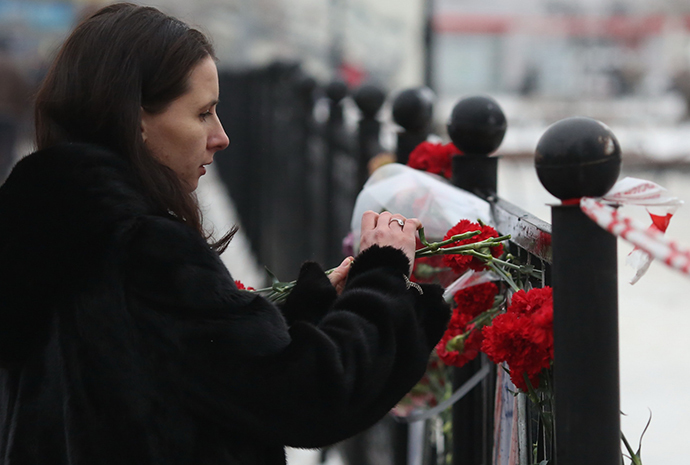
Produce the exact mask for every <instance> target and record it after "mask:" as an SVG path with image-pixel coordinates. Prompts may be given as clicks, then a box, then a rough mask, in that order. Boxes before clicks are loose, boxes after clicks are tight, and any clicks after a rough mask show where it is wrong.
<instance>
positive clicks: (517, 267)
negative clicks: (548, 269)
mask: <svg viewBox="0 0 690 465" xmlns="http://www.w3.org/2000/svg"><path fill="white" fill-rule="evenodd" d="M492 261H494V262H496V263H498V264H499V265H501V266H504V267H506V268H510V269H511V270H515V271H517V272H518V273H520V274H528V275H530V276H532V277H533V278H539V279H540V278H541V273H542V272H541V270H535V269H532V270H528V269H527V267H525V266H524V265H516V264H515V263H510V262H508V261H505V260H501V259H500V258H492Z"/></svg>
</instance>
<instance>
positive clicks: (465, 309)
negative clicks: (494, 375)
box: [436, 283, 498, 367]
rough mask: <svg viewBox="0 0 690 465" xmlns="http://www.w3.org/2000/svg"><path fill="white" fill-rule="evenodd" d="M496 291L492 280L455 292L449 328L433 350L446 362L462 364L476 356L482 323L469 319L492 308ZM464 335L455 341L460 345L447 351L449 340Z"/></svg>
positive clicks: (458, 365)
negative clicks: (477, 324)
mask: <svg viewBox="0 0 690 465" xmlns="http://www.w3.org/2000/svg"><path fill="white" fill-rule="evenodd" d="M497 293H498V287H497V286H496V285H495V284H494V283H483V284H478V285H476V286H471V287H468V288H465V289H461V290H460V291H458V292H457V293H456V294H455V301H456V302H457V303H458V307H456V308H455V310H453V316H452V317H451V319H450V323H449V324H448V329H447V330H446V332H445V334H444V335H443V337H442V338H441V341H440V342H439V343H438V344H437V345H436V353H437V354H438V356H439V358H440V359H441V360H442V361H443V362H444V363H445V364H446V365H451V366H457V367H461V366H463V365H465V364H466V363H467V362H469V361H470V360H474V359H475V358H476V357H477V355H478V354H479V351H480V350H481V347H482V341H483V336H482V330H483V326H476V325H475V324H474V323H471V321H472V320H474V319H475V318H476V317H477V316H479V315H480V314H481V313H483V312H485V311H487V310H489V309H490V308H491V307H493V304H494V297H495V296H496V294H497ZM463 335H465V336H464V338H462V339H461V340H462V342H461V343H460V344H458V345H459V346H461V347H456V350H448V342H450V340H451V339H453V338H455V337H457V336H463Z"/></svg>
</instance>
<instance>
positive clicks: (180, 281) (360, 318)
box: [0, 145, 449, 465]
mask: <svg viewBox="0 0 690 465" xmlns="http://www.w3.org/2000/svg"><path fill="white" fill-rule="evenodd" d="M407 267H408V262H407V259H406V258H405V256H404V255H403V254H402V253H401V252H400V251H398V250H395V249H392V248H379V247H373V248H371V249H369V250H367V251H366V252H364V253H362V254H360V255H359V256H358V257H357V259H356V260H355V263H354V264H353V265H352V268H351V271H350V274H349V279H348V283H347V286H346V288H345V290H344V292H343V293H342V295H341V296H336V293H335V290H334V288H333V287H332V286H331V285H330V282H329V281H328V278H327V277H326V276H325V275H324V273H323V272H322V270H321V268H319V266H318V265H316V264H314V263H306V264H305V265H304V266H303V267H302V269H301V271H300V275H299V279H298V283H297V286H296V287H295V289H294V291H293V292H292V294H291V295H290V297H289V299H288V300H287V302H286V303H285V304H284V306H283V307H282V308H278V307H276V306H274V305H273V304H271V303H269V302H268V301H266V300H265V299H263V298H262V297H259V296H257V295H255V294H252V293H249V292H246V291H239V290H238V289H237V287H236V286H235V284H234V281H233V279H232V277H231V276H230V274H229V273H228V271H227V269H226V268H225V267H224V266H223V264H222V262H221V260H220V258H219V257H218V255H217V254H216V253H215V252H213V251H212V250H211V249H210V248H209V246H208V245H207V244H206V242H205V241H204V240H203V238H202V237H201V236H200V235H199V234H198V233H197V232H196V231H194V230H192V229H191V228H189V227H188V226H186V225H184V224H182V223H180V222H178V221H176V220H175V218H174V217H170V216H168V215H167V214H165V213H163V214H161V213H157V212H156V211H155V210H154V209H153V207H152V206H151V204H150V203H149V202H147V199H146V198H145V197H144V196H143V195H142V194H141V193H140V192H139V191H138V190H137V187H136V185H135V184H134V182H133V180H132V178H131V176H130V174H129V172H128V169H127V166H126V164H125V163H124V162H123V161H122V160H121V159H120V158H119V157H117V156H115V155H113V154H112V153H110V152H108V151H105V150H103V149H99V148H97V147H93V146H86V145H65V146H59V147H54V148H51V149H48V150H45V151H41V152H37V153H35V154H33V155H30V156H28V157H26V158H24V159H23V160H22V161H20V162H19V163H18V164H17V166H16V167H15V169H14V170H13V172H12V175H11V176H10V178H9V179H8V180H7V182H6V184H5V185H4V186H3V187H2V188H0V464H4V465H29V464H31V465H52V464H56V465H57V464H60V465H67V464H71V465H110V464H113V465H114V464H118V465H124V464H127V465H149V464H161V465H177V464H180V465H181V464H185V465H188V464H195V465H210V464H213V465H220V464H247V465H249V464H251V465H259V464H282V463H284V460H285V456H284V446H285V445H289V446H294V447H304V448H312V447H320V446H325V445H328V444H331V443H334V442H336V441H340V440H342V439H345V438H347V437H349V436H351V435H353V434H355V433H357V432H359V431H361V430H363V429H365V428H367V427H368V426H370V425H372V424H373V423H374V422H376V421H377V420H379V419H380V418H381V417H382V416H383V415H385V414H386V412H387V411H388V410H389V409H390V408H391V407H393V405H394V404H395V403H396V402H397V401H398V400H399V399H400V398H401V397H402V396H403V395H404V394H405V393H406V392H407V391H409V389H410V388H411V387H412V386H413V385H414V384H415V383H416V382H417V381H418V380H419V379H420V377H421V376H422V374H423V373H424V370H425V367H426V363H427V358H428V356H429V353H430V352H431V350H432V348H433V347H434V345H435V344H436V342H437V341H438V340H439V339H440V337H441V335H442V332H443V330H444V328H445V325H446V323H447V320H448V318H449V309H448V307H447V305H446V304H445V303H444V302H443V299H442V296H441V293H442V290H441V288H440V287H437V286H424V294H423V295H419V294H418V292H417V291H416V290H414V289H409V290H408V289H406V286H405V280H404V277H403V275H404V274H405V273H406V272H407Z"/></svg>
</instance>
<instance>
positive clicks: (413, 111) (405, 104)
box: [393, 87, 435, 132]
mask: <svg viewBox="0 0 690 465" xmlns="http://www.w3.org/2000/svg"><path fill="white" fill-rule="evenodd" d="M434 98H435V97H434V92H433V91H432V90H431V89H429V88H428V87H417V88H414V89H407V90H404V91H402V92H400V93H399V94H398V96H397V97H396V98H395V100H394V101H393V120H394V121H395V122H396V123H397V124H399V125H400V126H402V127H403V129H405V130H406V131H408V132H422V131H424V130H426V129H427V128H428V127H429V125H430V124H431V119H432V117H433V111H434Z"/></svg>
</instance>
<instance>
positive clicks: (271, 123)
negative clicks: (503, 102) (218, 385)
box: [217, 65, 621, 465]
mask: <svg viewBox="0 0 690 465" xmlns="http://www.w3.org/2000/svg"><path fill="white" fill-rule="evenodd" d="M220 82H221V95H223V103H224V105H223V106H219V110H218V111H219V113H220V117H221V119H222V120H223V123H224V124H225V126H226V130H227V132H228V133H229V134H230V137H231V139H232V145H231V146H230V148H229V149H228V152H230V153H228V154H226V155H219V156H218V157H217V163H218V165H220V170H221V176H222V177H223V179H224V180H225V181H226V184H227V185H228V187H229V190H230V191H231V194H232V196H233V199H234V200H235V203H236V204H237V207H238V211H239V213H240V216H241V219H242V221H243V225H244V227H245V230H246V231H247V233H248V236H249V238H250V240H251V241H252V243H253V244H254V247H255V249H256V252H257V255H258V257H259V259H260V260H261V261H262V262H264V263H266V264H267V265H268V267H269V268H271V269H272V270H273V271H274V272H276V274H278V275H279V276H280V277H281V278H285V279H286V280H287V279H293V278H294V277H295V276H291V275H290V273H295V272H296V270H297V268H298V266H299V264H300V263H301V261H303V260H305V259H308V258H311V259H316V260H319V261H321V262H322V263H325V264H331V263H333V264H335V263H338V262H339V260H340V258H341V256H342V252H341V247H340V245H341V240H342V238H343V237H344V236H345V234H346V233H347V232H348V230H349V219H350V215H351V211H352V206H353V205H354V200H355V197H356V194H357V192H358V191H359V189H360V188H361V186H362V184H363V182H364V179H365V173H366V164H367V163H368V161H369V160H370V159H371V158H372V157H373V156H374V155H375V154H376V153H377V151H378V150H379V149H380V146H379V145H378V131H379V125H378V122H377V121H376V119H375V115H376V113H377V112H378V110H379V109H380V108H381V105H382V104H383V101H384V94H383V92H381V91H380V90H378V89H375V88H372V87H364V88H361V89H360V90H359V91H358V93H357V94H355V99H354V100H355V102H356V104H357V105H358V106H359V108H360V109H361V111H362V119H361V121H360V126H359V131H358V132H357V133H355V134H352V133H350V132H348V131H347V129H346V127H345V124H344V120H343V114H342V108H343V100H344V98H345V96H346V94H347V89H346V88H344V86H342V85H341V84H338V83H334V84H331V85H329V86H327V87H326V88H325V89H322V90H321V91H319V88H318V86H316V84H315V82H314V81H313V80H311V79H309V78H308V77H306V76H304V74H303V73H302V72H301V71H300V70H299V67H298V66H296V65H275V66H272V67H269V68H267V69H265V70H261V71H256V72H252V73H236V74H229V73H222V74H221V81H220ZM319 92H321V93H320V94H319ZM318 96H320V97H322V98H325V99H327V101H328V103H329V105H328V106H329V108H328V115H329V116H328V118H326V119H323V120H320V121H319V120H318V118H315V116H314V115H315V111H314V104H315V102H316V101H317V97H318ZM322 101H323V100H322ZM392 112H393V117H394V119H395V121H396V122H397V123H398V124H399V125H400V126H401V127H402V128H403V131H402V132H400V133H399V134H398V148H397V157H398V160H399V161H401V162H405V161H406V160H407V157H408V155H409V153H410V151H411V150H412V149H413V148H414V147H415V146H416V145H417V144H418V143H419V142H421V141H423V140H425V139H426V138H427V136H428V135H429V132H430V127H431V114H432V112H431V99H430V98H429V94H428V92H427V91H426V90H424V89H410V90H408V91H404V92H401V93H399V94H398V95H397V97H396V99H395V101H394V102H393V105H392ZM449 121H450V122H449V127H448V133H449V135H450V137H451V139H452V140H453V142H454V144H455V145H456V146H457V147H458V148H459V149H460V150H461V151H462V152H463V153H464V155H462V156H455V157H454V158H453V178H452V182H453V184H455V185H456V186H458V187H460V188H462V189H465V190H467V191H469V192H472V193H474V194H475V195H477V196H479V197H481V198H483V199H485V200H487V201H488V202H489V203H490V206H491V214H492V219H493V223H494V224H495V226H496V229H497V231H498V232H499V233H500V234H510V235H511V240H510V242H509V245H508V249H509V251H510V253H512V254H513V255H514V256H516V257H518V258H519V259H520V260H521V261H522V262H523V263H526V264H531V265H534V266H535V267H536V268H538V269H541V270H543V274H542V276H543V278H542V279H540V280H534V281H532V282H531V285H532V286H533V287H542V286H544V285H551V286H552V287H553V289H554V339H555V341H554V344H555V361H554V370H553V371H554V392H555V399H556V401H555V412H554V414H555V425H556V427H555V438H554V440H553V441H551V442H549V443H545V442H544V439H543V438H544V436H543V434H542V433H543V431H542V430H541V428H542V427H541V426H540V423H539V421H538V415H537V414H536V412H535V411H533V410H530V408H529V407H526V405H525V404H524V403H523V407H525V408H522V409H521V410H520V413H519V415H521V417H522V420H523V421H522V422H521V424H522V425H523V427H524V431H523V433H522V435H521V439H520V440H521V441H522V442H523V443H524V444H523V448H524V449H527V450H526V451H523V455H522V458H521V460H522V461H521V464H522V465H529V464H533V463H539V462H540V461H541V460H543V459H549V464H551V465H553V464H556V463H557V464H558V465H582V464H588V465H596V464H602V465H614V464H615V465H618V464H619V463H620V460H621V456H620V419H619V415H620V411H619V403H620V402H619V384H618V383H619V381H618V333H617V331H618V330H617V269H616V240H615V238H614V237H613V236H612V235H610V234H609V233H607V232H606V231H604V230H602V229H600V228H599V227H598V226H596V225H595V224H594V223H593V222H592V221H590V220H589V219H588V218H587V217H586V216H585V215H584V214H583V213H582V212H581V211H580V209H579V207H578V205H577V202H573V201H571V200H572V199H577V198H579V197H583V196H599V195H603V194H604V193H605V192H606V190H608V188H609V187H611V185H612V184H613V182H615V180H616V178H617V176H618V170H619V169H620V150H619V148H618V146H617V142H616V141H615V137H614V136H613V134H611V133H610V131H609V130H608V129H607V128H606V127H605V126H603V125H601V124H600V123H598V122H596V121H593V120H586V119H583V118H574V119H569V120H564V121H562V122H560V123H557V124H556V125H554V126H552V128H550V129H549V130H548V131H547V132H546V133H545V134H544V136H543V137H542V139H541V141H540V143H539V146H538V148H537V157H536V165H537V171H538V174H539V177H540V180H541V181H542V183H543V184H544V185H545V187H546V188H547V190H549V191H550V192H551V193H552V194H553V195H555V196H556V197H557V198H560V199H562V200H563V201H564V203H563V204H562V205H555V206H553V207H552V215H553V221H552V223H553V224H552V225H550V224H548V223H546V222H544V221H541V220H539V219H538V218H536V217H534V216H532V215H530V214H529V213H528V212H525V211H523V210H521V209H520V208H519V207H517V206H515V205H512V204H511V203H509V202H508V201H506V200H504V199H501V198H500V197H499V195H498V194H499V193H497V192H496V185H497V166H498V163H499V160H498V158H497V157H491V156H489V155H490V154H491V153H493V152H494V151H495V150H496V149H497V148H498V147H499V145H500V143H501V140H502V138H503V134H504V132H505V129H506V123H505V117H504V116H503V113H502V111H501V109H500V107H499V106H498V104H497V103H496V102H495V101H493V100H492V99H490V98H484V97H473V98H469V99H464V100H462V101H461V102H458V105H456V107H455V109H454V110H453V113H452V114H451V117H450V120H449ZM486 367H489V368H490V373H491V374H490V375H489V376H487V377H485V378H484V379H483V380H482V381H481V382H480V383H479V384H477V386H476V387H474V388H473V389H472V390H471V391H470V392H469V393H468V394H467V395H466V396H464V397H463V398H462V399H460V400H459V401H457V402H456V403H455V404H454V405H453V407H452V409H453V410H452V411H453V447H452V463H453V465H480V464H483V465H489V464H493V460H494V459H493V457H494V441H493V438H494V434H495V429H496V428H497V425H494V407H495V406H494V400H495V398H496V389H497V386H496V368H495V367H493V366H492V365H491V362H489V361H488V360H487V359H486V358H478V359H476V360H475V361H473V362H472V363H470V364H468V365H466V366H465V367H463V368H458V369H455V370H454V373H453V376H452V378H453V384H454V387H456V388H457V387H460V386H461V385H463V384H464V383H465V382H467V380H469V379H471V378H472V377H473V376H474V375H475V374H476V373H478V372H479V371H481V370H482V369H484V370H486ZM405 426H406V425H404V424H397V425H395V426H393V427H391V428H390V429H391V430H392V431H393V433H392V434H391V436H392V437H393V446H391V450H390V456H391V457H394V460H395V464H396V465H403V464H406V463H408V459H407V454H406V453H405V451H406V450H407V447H408V446H409V444H407V443H406V441H407V434H406V432H405V431H406V429H405ZM535 443H539V447H537V448H535V449H533V448H532V445H533V444H535ZM425 447H426V448H427V449H428V448H429V447H431V448H432V449H433V446H430V445H428V444H427V445H426V446H425ZM535 450H536V454H535V453H534V451H535ZM425 457H426V459H425V460H427V461H429V463H432V462H433V463H436V461H438V456H437V455H436V454H434V453H433V451H432V453H429V454H425ZM522 462H524V463H522ZM366 463H369V462H368V461H367V460H366V459H364V458H362V460H360V461H359V463H358V464H356V465H362V464H366ZM353 465H355V464H354V463H353Z"/></svg>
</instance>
